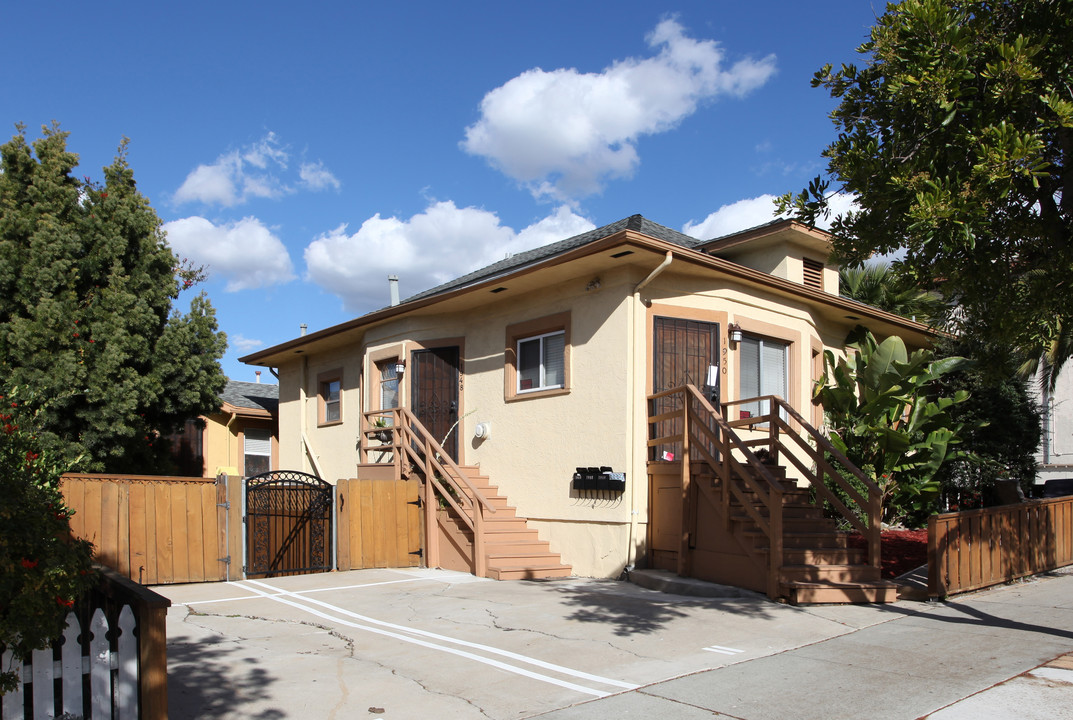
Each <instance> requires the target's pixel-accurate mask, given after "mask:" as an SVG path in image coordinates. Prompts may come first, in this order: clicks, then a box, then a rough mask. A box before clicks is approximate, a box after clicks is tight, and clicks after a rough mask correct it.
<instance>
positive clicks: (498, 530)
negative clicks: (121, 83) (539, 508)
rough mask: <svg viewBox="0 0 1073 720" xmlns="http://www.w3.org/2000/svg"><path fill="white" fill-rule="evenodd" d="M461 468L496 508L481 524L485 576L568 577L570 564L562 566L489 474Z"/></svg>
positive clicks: (557, 557)
mask: <svg viewBox="0 0 1073 720" xmlns="http://www.w3.org/2000/svg"><path fill="white" fill-rule="evenodd" d="M462 469H463V471H465V472H466V473H467V474H468V475H469V479H470V482H471V483H472V484H473V485H474V486H475V487H476V488H477V489H478V490H480V491H481V492H482V493H483V494H484V496H485V497H486V498H488V502H489V504H490V505H491V506H492V507H494V508H495V509H496V512H495V514H493V515H489V516H487V517H486V518H485V523H484V527H485V530H484V551H485V558H486V569H485V577H489V578H492V579H493V580H544V579H549V578H561V577H570V574H571V567H570V566H569V565H564V564H563V563H562V558H561V557H560V556H559V553H556V552H552V551H551V547H550V546H549V545H548V542H547V541H546V540H541V539H540V538H539V536H538V534H537V531H536V530H533V529H531V528H530V527H529V525H528V522H527V520H526V519H525V518H524V517H521V516H519V515H518V511H517V508H515V507H514V506H512V505H509V504H507V498H506V497H505V496H503V495H500V494H499V488H498V487H497V486H495V485H492V484H490V482H489V479H488V477H486V476H484V475H479V474H478V473H479V472H480V471H479V470H478V469H477V468H472V467H463V468H462Z"/></svg>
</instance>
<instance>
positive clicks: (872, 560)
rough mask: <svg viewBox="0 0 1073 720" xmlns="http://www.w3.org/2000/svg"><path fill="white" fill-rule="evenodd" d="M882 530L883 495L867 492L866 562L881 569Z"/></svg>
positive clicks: (873, 491) (872, 491)
mask: <svg viewBox="0 0 1073 720" xmlns="http://www.w3.org/2000/svg"><path fill="white" fill-rule="evenodd" d="M882 529H883V493H882V492H877V491H875V490H869V492H868V562H869V564H870V565H872V567H875V568H879V567H881V563H880V561H881V549H880V533H881V531H882Z"/></svg>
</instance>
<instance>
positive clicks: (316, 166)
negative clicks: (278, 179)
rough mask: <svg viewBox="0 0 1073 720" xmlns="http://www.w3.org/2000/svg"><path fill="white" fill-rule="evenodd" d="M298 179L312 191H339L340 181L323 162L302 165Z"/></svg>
mask: <svg viewBox="0 0 1073 720" xmlns="http://www.w3.org/2000/svg"><path fill="white" fill-rule="evenodd" d="M298 177H299V178H301V180H302V184H303V185H304V186H305V187H307V188H309V189H310V190H325V189H327V188H332V189H334V190H338V189H339V185H340V183H339V179H338V178H336V177H335V175H333V174H332V173H331V171H329V170H328V169H327V168H326V167H324V163H323V162H321V161H319V160H318V161H317V162H315V163H302V167H301V168H300V169H299V170H298Z"/></svg>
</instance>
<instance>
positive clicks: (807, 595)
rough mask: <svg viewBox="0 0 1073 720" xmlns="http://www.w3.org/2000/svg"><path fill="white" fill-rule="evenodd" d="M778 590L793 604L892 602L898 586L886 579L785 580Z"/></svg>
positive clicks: (895, 599)
mask: <svg viewBox="0 0 1073 720" xmlns="http://www.w3.org/2000/svg"><path fill="white" fill-rule="evenodd" d="M779 587H780V590H781V591H782V592H783V593H784V594H785V595H786V598H787V599H788V600H789V601H790V602H791V603H792V604H794V605H800V604H822V603H892V602H896V601H897V600H898V586H897V584H895V583H892V582H889V581H887V580H878V581H875V582H860V583H835V582H787V583H782V584H780V586H779Z"/></svg>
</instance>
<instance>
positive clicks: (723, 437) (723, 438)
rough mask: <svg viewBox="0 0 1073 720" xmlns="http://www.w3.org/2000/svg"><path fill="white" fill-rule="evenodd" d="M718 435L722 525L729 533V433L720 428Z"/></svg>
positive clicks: (730, 466)
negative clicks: (721, 471)
mask: <svg viewBox="0 0 1073 720" xmlns="http://www.w3.org/2000/svg"><path fill="white" fill-rule="evenodd" d="M724 407H725V406H724ZM719 435H720V437H719V440H720V449H721V451H722V457H720V458H719V459H720V460H721V461H722V463H721V465H722V466H723V468H722V470H723V476H722V478H720V479H721V480H722V485H723V499H722V503H723V524H724V527H725V528H726V530H727V531H728V532H729V531H730V525H731V523H730V483H731V482H732V480H731V472H732V465H731V463H730V432H729V431H728V430H726V429H725V428H722V427H720V428H719Z"/></svg>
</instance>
